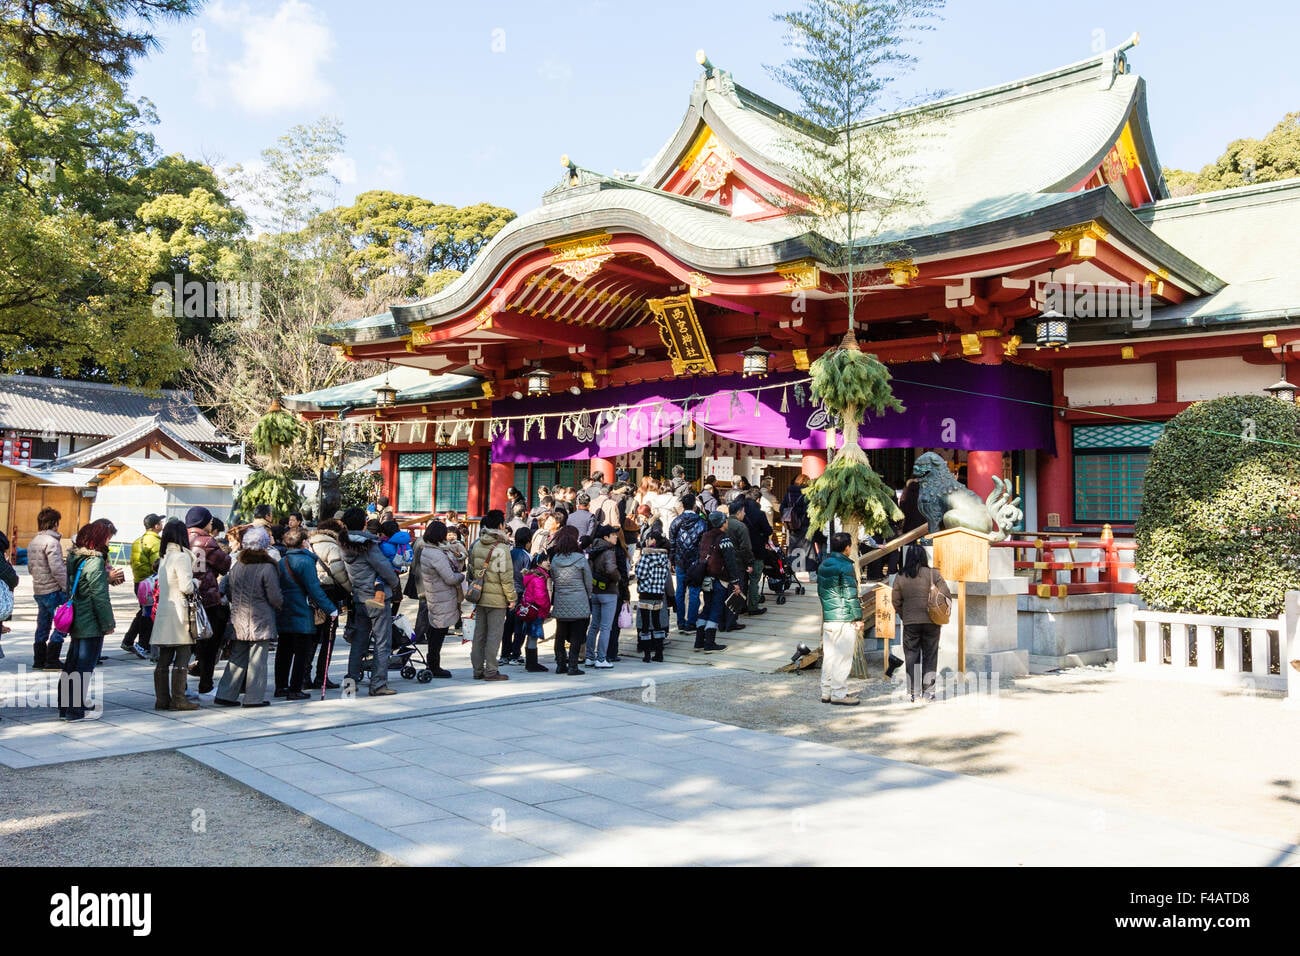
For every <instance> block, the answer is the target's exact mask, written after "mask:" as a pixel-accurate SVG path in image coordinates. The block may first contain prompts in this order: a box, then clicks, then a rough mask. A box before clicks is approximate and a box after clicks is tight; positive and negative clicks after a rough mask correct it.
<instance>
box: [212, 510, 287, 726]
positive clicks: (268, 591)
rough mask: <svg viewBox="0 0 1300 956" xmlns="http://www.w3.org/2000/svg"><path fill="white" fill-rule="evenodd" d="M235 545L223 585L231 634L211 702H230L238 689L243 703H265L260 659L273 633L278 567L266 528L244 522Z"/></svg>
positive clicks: (278, 603) (280, 596) (279, 602)
mask: <svg viewBox="0 0 1300 956" xmlns="http://www.w3.org/2000/svg"><path fill="white" fill-rule="evenodd" d="M240 545H241V547H240V550H239V556H238V558H237V559H236V561H235V564H234V567H232V568H231V569H230V579H229V581H227V588H226V590H227V591H228V592H229V593H230V620H231V624H232V625H233V629H234V632H235V640H234V643H233V644H232V645H231V648H230V660H229V661H228V662H227V663H226V672H225V673H224V674H222V675H221V683H220V684H219V685H218V686H217V692H216V696H215V697H213V703H215V704H220V705H221V706H223V707H234V706H235V705H236V704H238V703H239V696H240V695H241V694H242V695H243V697H244V706H245V707H265V706H267V705H268V704H269V703H270V701H269V700H267V699H266V672H267V667H266V664H267V660H268V659H269V658H270V654H271V644H272V642H274V641H275V640H276V638H277V637H278V632H277V630H276V626H275V618H276V612H277V611H279V610H280V608H281V607H283V606H284V592H283V591H281V590H280V571H279V569H278V568H277V566H276V563H275V562H274V561H272V560H271V556H270V555H269V554H267V549H268V548H269V547H270V546H271V536H270V535H269V534H267V532H266V529H265V528H261V527H250V528H249V529H248V530H247V531H245V532H244V536H243V538H241V539H240Z"/></svg>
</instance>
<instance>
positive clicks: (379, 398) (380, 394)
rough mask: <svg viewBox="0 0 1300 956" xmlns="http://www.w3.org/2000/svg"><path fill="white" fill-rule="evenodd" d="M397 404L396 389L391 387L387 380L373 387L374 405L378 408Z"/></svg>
mask: <svg viewBox="0 0 1300 956" xmlns="http://www.w3.org/2000/svg"><path fill="white" fill-rule="evenodd" d="M396 404H397V389H395V388H393V387H392V386H391V385H389V384H388V383H387V382H385V383H384V384H383V385H380V386H379V387H378V388H377V389H375V406H376V407H378V408H391V407H392V406H393V405H396Z"/></svg>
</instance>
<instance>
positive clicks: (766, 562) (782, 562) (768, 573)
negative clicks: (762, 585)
mask: <svg viewBox="0 0 1300 956" xmlns="http://www.w3.org/2000/svg"><path fill="white" fill-rule="evenodd" d="M763 576H764V577H765V578H766V579H767V586H768V587H769V588H771V589H772V593H773V594H775V595H776V603H777V604H784V603H785V592H786V591H787V590H789V589H790V588H794V593H795V594H803V593H804V587H803V585H802V584H800V583H799V579H798V578H797V577H795V574H794V569H793V568H792V567H791V566H790V559H789V558H788V557H787V556H786V553H785V550H784V549H783V548H781V547H780V546H779V545H778V546H776V547H772V548H765V549H764V550H763Z"/></svg>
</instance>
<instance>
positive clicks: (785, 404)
mask: <svg viewBox="0 0 1300 956" xmlns="http://www.w3.org/2000/svg"><path fill="white" fill-rule="evenodd" d="M788 411H790V388H789V386H787V387H785V388H783V389H781V414H782V415H784V414H785V413H786V412H788Z"/></svg>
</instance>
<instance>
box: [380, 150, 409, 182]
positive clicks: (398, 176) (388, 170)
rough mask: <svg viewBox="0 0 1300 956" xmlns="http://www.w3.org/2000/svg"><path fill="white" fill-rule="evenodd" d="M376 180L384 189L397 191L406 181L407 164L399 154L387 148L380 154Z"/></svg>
mask: <svg viewBox="0 0 1300 956" xmlns="http://www.w3.org/2000/svg"><path fill="white" fill-rule="evenodd" d="M375 179H376V180H377V181H378V182H379V186H380V188H382V189H397V188H398V187H399V186H401V184H402V183H403V182H404V181H405V179H406V164H405V163H403V162H402V160H401V158H400V157H398V155H397V153H395V152H394V151H393V150H391V149H388V148H385V149H383V150H382V151H381V152H380V153H379V162H378V163H377V164H376V166H375Z"/></svg>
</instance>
